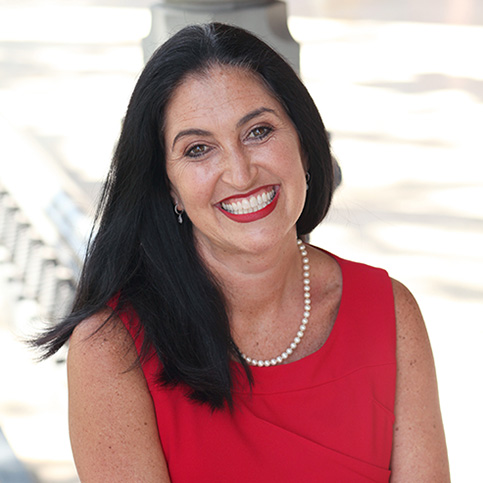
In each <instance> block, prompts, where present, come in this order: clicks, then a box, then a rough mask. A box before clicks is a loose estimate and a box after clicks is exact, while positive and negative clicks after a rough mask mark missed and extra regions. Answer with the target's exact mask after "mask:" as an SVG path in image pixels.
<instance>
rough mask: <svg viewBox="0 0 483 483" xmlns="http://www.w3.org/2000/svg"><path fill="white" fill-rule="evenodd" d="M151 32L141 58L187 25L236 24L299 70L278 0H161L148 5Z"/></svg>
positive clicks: (295, 49)
mask: <svg viewBox="0 0 483 483" xmlns="http://www.w3.org/2000/svg"><path fill="white" fill-rule="evenodd" d="M151 14H152V24H151V32H150V33H149V35H148V37H146V38H145V39H144V41H143V49H144V58H145V60H148V59H149V57H150V56H151V54H152V53H153V52H154V51H155V50H156V48H157V47H159V45H161V44H162V43H163V42H164V41H165V40H166V39H167V38H168V37H170V36H171V35H173V34H174V33H176V32H177V31H178V30H180V29H181V28H183V27H185V26H186V25H189V24H196V23H207V22H222V23H229V24H232V25H237V26H239V27H242V28H244V29H246V30H249V31H250V32H253V33H254V34H255V35H257V36H258V37H260V38H261V39H263V40H264V41H265V42H267V43H268V44H269V45H271V46H272V47H273V48H275V50H277V51H278V52H280V53H281V54H282V55H283V56H284V57H285V58H286V59H287V60H288V61H289V62H290V64H291V65H292V67H293V68H294V69H295V71H296V72H299V65H300V63H299V57H300V48H299V45H298V44H297V42H295V40H294V39H293V38H292V36H291V35H290V32H289V30H288V27H287V6H286V4H285V2H282V1H278V0H231V1H223V0H204V1H203V0H191V2H188V1H182V0H164V1H163V2H161V3H157V4H155V5H153V6H152V7H151Z"/></svg>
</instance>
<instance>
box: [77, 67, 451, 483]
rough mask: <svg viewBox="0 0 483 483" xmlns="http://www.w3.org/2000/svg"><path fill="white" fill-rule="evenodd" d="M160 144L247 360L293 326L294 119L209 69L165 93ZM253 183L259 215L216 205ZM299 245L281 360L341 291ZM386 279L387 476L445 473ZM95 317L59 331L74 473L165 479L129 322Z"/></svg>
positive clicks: (417, 325)
mask: <svg viewBox="0 0 483 483" xmlns="http://www.w3.org/2000/svg"><path fill="white" fill-rule="evenodd" d="M254 113H255V114H254ZM165 142H166V146H167V152H166V158H167V160H166V162H167V172H168V176H169V179H170V182H171V194H172V197H173V199H174V200H175V201H176V202H177V203H178V205H179V207H180V208H183V209H184V210H185V211H186V214H187V216H189V217H190V219H191V221H192V222H193V224H194V230H195V238H196V242H197V247H198V249H199V251H200V254H201V256H202V257H203V259H204V261H205V263H206V264H207V266H208V267H209V268H210V270H212V271H213V272H214V273H215V274H216V276H217V277H218V279H219V280H220V281H221V282H222V284H223V289H224V291H225V294H226V300H227V304H228V310H229V314H230V324H231V329H232V334H233V338H234V340H235V342H236V343H237V345H238V346H239V347H240V349H241V350H242V351H243V352H245V353H246V354H248V355H250V356H251V357H254V358H257V359H258V358H262V359H265V358H267V357H270V356H272V355H273V354H280V353H281V352H282V351H283V350H285V349H286V347H287V343H288V341H290V340H292V339H293V336H294V334H295V332H296V331H297V326H298V320H299V318H300V310H301V305H300V285H301V273H300V254H299V251H298V248H297V245H296V230H295V222H296V220H297V219H298V217H299V215H300V212H301V210H302V208H303V204H304V201H305V166H304V155H303V152H302V150H301V148H300V144H299V141H298V136H297V133H296V131H295V128H294V127H293V125H292V123H291V121H290V119H289V117H288V116H287V114H286V113H285V111H284V110H283V108H282V106H281V105H280V104H279V103H278V101H277V100H276V99H275V98H274V97H273V96H272V95H271V94H270V92H268V91H267V90H266V88H265V87H264V86H263V84H262V83H261V82H260V81H258V80H257V78H256V77H254V76H253V75H251V74H248V73H246V72H244V71H241V70H237V69H234V68H226V67H225V68H220V67H214V68H213V69H212V70H211V71H210V72H209V73H208V74H206V75H203V76H198V77H191V78H188V79H186V81H185V82H184V83H183V84H181V85H180V86H179V87H178V89H177V90H176V91H175V93H174V96H173V98H172V99H171V102H170V104H169V106H168V110H167V119H166V130H165ZM194 154H196V156H194ZM266 186H277V189H278V190H279V198H278V201H277V204H276V207H275V209H274V210H273V211H272V212H271V213H270V214H269V215H267V216H265V217H263V218H260V219H257V220H256V221H253V222H250V223H238V222H237V221H234V220H232V219H230V218H229V217H227V216H226V215H225V214H224V213H223V212H222V211H220V209H219V207H218V206H219V202H220V201H221V200H224V199H226V198H229V199H232V198H237V197H240V196H243V195H244V194H246V193H249V192H251V191H252V190H257V189H259V188H262V189H263V187H266ZM185 216H186V215H185ZM308 252H309V258H310V266H311V295H312V311H311V317H310V323H309V325H308V328H307V331H306V334H305V336H304V338H303V339H302V342H301V343H300V344H299V346H298V348H297V350H296V351H295V352H294V354H293V355H292V356H291V357H290V359H289V361H288V362H292V361H295V360H297V359H300V358H302V357H305V356H307V355H308V354H311V353H313V352H314V351H316V350H317V349H319V348H320V347H321V346H322V345H323V344H324V342H325V340H326V339H327V337H328V335H329V334H330V331H331V329H332V327H333V324H334V321H335V318H336V315H337V310H338V307H339V303H340V298H341V293H342V277H341V273H340V269H339V267H338V265H337V263H336V262H335V261H334V260H333V259H332V258H331V257H330V256H328V255H326V254H325V253H324V252H321V251H320V250H316V249H315V248H313V247H308ZM393 288H394V296H395V310H396V324H397V337H398V339H397V353H396V358H397V363H398V374H397V388H396V405H395V415H396V422H395V426H394V446H393V455H392V461H391V469H392V478H391V481H392V482H399V481H401V482H406V483H407V482H418V483H424V482H438V483H441V482H446V481H449V471H448V462H447V455H446V446H445V440H444V432H443V426H442V422H441V414H440V410H439V401H438V393H437V384H436V377H435V370H434V363H433V358H432V354H431V348H430V344H429V341H428V337H427V334H426V329H425V326H424V322H423V319H422V317H421V314H420V312H419V309H418V306H417V304H416V302H415V300H414V298H413V297H412V295H411V294H410V292H409V291H408V290H407V289H406V288H405V287H404V286H403V285H401V284H400V283H399V282H396V281H393ZM107 315H108V314H107V313H103V314H98V315H96V316H94V317H92V318H91V319H89V320H87V321H84V322H83V323H82V324H80V325H79V326H78V327H77V328H76V330H75V332H74V334H73V336H72V338H71V342H70V348H69V358H68V378H69V412H70V434H71V441H72V448H73V452H74V457H75V462H76V465H77V468H78V471H79V475H80V477H81V480H82V481H83V482H84V481H85V482H104V481H110V482H111V481H112V482H116V481H119V482H121V481H123V482H124V481H146V482H151V481H159V482H165V481H169V474H168V470H167V467H166V462H165V459H164V455H163V451H162V448H161V444H160V441H159V436H158V430H157V426H156V419H155V414H154V409H153V404H152V400H151V396H150V394H149V391H148V388H147V385H146V382H145V380H144V377H143V375H142V371H141V369H140V368H139V367H138V366H136V367H135V369H133V370H127V369H129V368H130V367H131V366H132V364H133V362H134V361H136V351H135V348H134V347H133V343H132V340H131V339H130V336H129V334H128V333H127V332H126V329H125V328H124V326H123V325H122V323H120V322H119V323H118V324H112V326H111V325H110V326H109V327H104V328H101V329H100V330H99V332H98V333H97V334H95V335H94V336H92V337H89V335H90V334H92V332H93V331H94V330H95V329H97V328H99V327H100V326H101V324H102V322H103V320H105V318H106V316H107ZM87 387H88V388H89V390H86V388H87Z"/></svg>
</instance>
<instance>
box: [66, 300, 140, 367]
mask: <svg viewBox="0 0 483 483" xmlns="http://www.w3.org/2000/svg"><path fill="white" fill-rule="evenodd" d="M73 358H76V363H77V364H79V363H80V364H82V363H88V364H89V368H94V367H98V366H99V365H103V366H104V367H105V369H108V365H110V369H111V370H115V371H116V370H120V371H121V372H122V371H124V370H126V369H128V368H129V367H130V366H132V365H133V364H134V363H135V362H136V360H137V353H136V348H135V346H134V342H133V340H132V338H131V336H130V334H129V332H128V331H127V329H126V328H125V327H124V324H123V323H122V322H121V321H120V320H119V318H118V317H117V316H115V315H114V314H112V311H111V310H110V309H106V310H104V311H101V312H98V313H97V314H95V315H93V316H92V317H90V318H88V319H86V320H84V321H82V322H81V323H80V324H79V325H78V326H77V327H76V328H75V330H74V332H73V334H72V336H71V338H70V341H69V358H68V363H69V362H72V359H73ZM91 364H92V365H91ZM69 365H72V364H69Z"/></svg>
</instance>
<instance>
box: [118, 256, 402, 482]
mask: <svg viewBox="0 0 483 483" xmlns="http://www.w3.org/2000/svg"><path fill="white" fill-rule="evenodd" d="M334 258H335V260H336V261H337V262H338V263H339V265H340V267H341V270H342V277H343V291H342V299H341V304H340V308H339V313H338V315H337V319H336V322H335V325H334V327H333V329H332V332H331V334H330V336H329V338H328V340H327V341H326V343H325V344H324V346H323V347H322V348H321V349H319V350H318V351H317V352H315V353H313V354H311V355H309V356H307V357H305V358H303V359H301V360H298V361H295V362H292V363H289V364H285V365H279V366H272V367H254V368H252V371H253V377H254V380H255V384H254V387H253V390H252V391H251V392H250V390H249V389H248V386H247V384H245V383H243V382H238V383H237V385H236V387H235V391H234V402H235V409H234V411H233V413H230V412H229V411H215V412H212V411H211V410H210V408H209V407H206V406H205V405H200V404H197V403H193V402H190V401H189V400H188V399H187V398H186V396H185V389H183V388H182V387H177V388H175V389H168V388H163V387H159V386H158V385H156V384H155V374H156V371H157V370H158V364H159V361H158V360H157V359H156V358H154V357H153V358H151V359H150V360H149V361H148V362H147V363H146V364H144V365H143V371H144V375H145V377H146V380H147V383H148V386H149V390H150V392H151V395H152V398H153V401H154V406H155V410H156V417H157V423H158V429H159V436H160V440H161V443H162V446H163V450H164V454H165V457H166V461H167V464H168V468H169V472H170V476H171V480H172V482H173V483H178V482H187V483H194V482H196V483H202V482H210V483H215V482H223V483H225V482H229V483H236V482H243V483H248V482H249V483H257V482H260V483H261V482H263V483H266V482H304V483H307V482H329V483H332V482H334V483H341V482H350V483H355V482H368V481H373V482H387V481H388V480H389V477H390V470H389V462H390V458H391V449H392V438H393V423H394V398H395V383H396V357H395V353H396V328H395V315H394V301H393V293H392V286H391V282H390V279H389V277H388V275H387V273H386V272H385V271H383V270H380V269H376V268H372V267H369V266H367V265H362V264H358V263H354V262H349V261H346V260H343V259H340V258H338V257H334ZM119 315H120V317H121V319H122V320H123V322H124V324H125V325H126V327H127V329H128V330H129V331H130V332H131V334H132V335H133V337H134V336H135V327H133V324H136V319H135V317H134V318H133V317H132V315H133V314H119ZM133 320H134V322H133ZM135 343H136V346H137V349H138V350H139V349H140V345H141V341H140V340H135ZM233 365H234V367H235V366H236V365H237V363H235V362H233Z"/></svg>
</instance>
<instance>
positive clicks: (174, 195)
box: [169, 188, 184, 210]
mask: <svg viewBox="0 0 483 483" xmlns="http://www.w3.org/2000/svg"><path fill="white" fill-rule="evenodd" d="M169 194H170V195H171V199H172V200H173V205H175V206H176V205H177V206H178V209H179V210H184V207H183V203H182V202H181V198H180V196H179V195H178V193H177V191H176V190H175V189H174V188H171V190H170V192H169Z"/></svg>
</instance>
